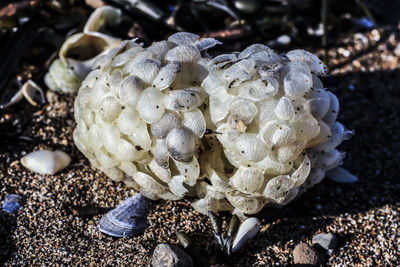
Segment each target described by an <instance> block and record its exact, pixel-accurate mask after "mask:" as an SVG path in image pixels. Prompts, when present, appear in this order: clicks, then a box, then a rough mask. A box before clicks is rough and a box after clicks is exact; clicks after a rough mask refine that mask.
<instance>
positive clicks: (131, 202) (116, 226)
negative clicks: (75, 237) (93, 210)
mask: <svg viewBox="0 0 400 267" xmlns="http://www.w3.org/2000/svg"><path fill="white" fill-rule="evenodd" d="M147 206H148V200H147V199H146V198H145V197H143V196H142V194H140V193H138V194H136V195H134V196H132V197H129V198H127V199H125V200H124V201H123V202H121V203H120V204H118V205H117V206H116V207H115V208H114V209H112V210H110V211H109V212H108V213H107V214H106V215H105V216H104V217H103V218H101V219H100V221H99V224H98V225H97V228H98V229H99V230H100V232H102V233H104V234H107V235H110V236H114V237H129V236H133V235H136V234H139V233H141V232H143V231H144V229H145V228H146V227H147V224H146V218H147Z"/></svg>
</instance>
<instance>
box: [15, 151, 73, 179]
mask: <svg viewBox="0 0 400 267" xmlns="http://www.w3.org/2000/svg"><path fill="white" fill-rule="evenodd" d="M70 162H71V158H70V157H69V156H68V155H67V154H66V153H65V152H63V151H59V150H56V151H49V150H38V151H34V152H31V153H29V154H27V155H26V156H24V157H23V158H22V159H21V164H22V165H23V166H24V167H25V168H27V169H29V170H31V171H33V172H37V173H40V174H50V175H53V174H55V173H56V172H58V171H61V170H62V169H64V168H65V167H67V166H68V165H69V163H70Z"/></svg>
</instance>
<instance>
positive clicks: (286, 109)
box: [194, 44, 353, 215]
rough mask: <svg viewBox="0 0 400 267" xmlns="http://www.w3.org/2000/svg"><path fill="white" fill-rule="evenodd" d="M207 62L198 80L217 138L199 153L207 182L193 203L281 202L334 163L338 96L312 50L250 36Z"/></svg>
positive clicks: (343, 133)
mask: <svg viewBox="0 0 400 267" xmlns="http://www.w3.org/2000/svg"><path fill="white" fill-rule="evenodd" d="M208 70H209V75H208V76H207V78H206V79H205V80H204V81H203V83H202V86H203V87H204V89H205V90H206V92H207V94H208V95H209V110H208V113H209V114H210V120H211V122H212V125H214V126H215V128H214V129H213V130H215V132H216V134H215V137H216V138H217V140H218V142H214V141H213V140H211V143H213V146H214V147H213V148H211V149H210V150H209V151H208V152H206V153H207V154H208V155H207V156H205V157H204V159H205V160H204V166H205V168H204V169H205V170H206V171H207V172H208V177H210V181H211V186H208V185H205V194H204V197H203V198H202V199H200V200H198V201H196V202H195V203H194V206H195V207H196V208H197V209H198V210H201V211H203V212H205V211H206V210H212V211H218V210H219V209H220V207H219V206H223V207H222V208H228V207H229V206H228V205H221V201H222V202H229V204H230V205H231V206H232V207H233V208H234V213H237V214H239V215H240V214H254V213H257V212H259V211H260V210H261V209H262V208H263V207H264V206H265V205H266V204H269V205H273V206H282V205H285V204H287V203H288V202H290V201H291V200H293V199H294V198H295V197H296V196H298V195H300V194H301V193H302V192H304V191H305V190H306V189H308V188H309V187H311V186H313V185H314V184H316V183H319V182H320V181H321V180H322V179H323V177H324V176H325V172H326V171H329V170H331V169H333V168H336V167H337V166H338V165H339V164H340V162H341V161H342V159H343V157H344V153H341V152H339V151H338V150H336V147H337V146H338V145H339V144H340V143H341V142H342V141H343V140H345V139H348V138H350V137H351V136H352V134H353V133H352V131H348V130H346V129H345V128H344V127H343V125H342V124H340V123H339V122H336V118H337V114H338V111H339V103H338V100H337V98H336V96H335V95H334V94H332V93H331V92H329V91H327V90H326V89H325V88H324V87H323V85H322V82H321V81H320V79H319V78H318V77H317V76H318V75H321V74H324V73H325V69H324V65H323V64H322V62H321V61H320V60H319V59H318V58H317V57H316V56H314V55H313V54H311V53H309V52H307V51H304V50H293V51H290V52H288V53H287V54H282V55H277V54H276V53H275V52H274V51H272V50H271V49H270V48H268V47H267V46H264V45H261V44H255V45H251V46H249V47H248V48H246V49H245V50H243V51H242V52H241V53H232V54H224V55H220V56H217V57H215V58H214V59H212V60H211V61H210V62H209V63H208ZM221 149H223V151H224V154H223V155H222V154H221V153H220V150H221ZM209 159H211V160H209ZM232 165H233V167H232ZM229 170H231V171H229ZM232 170H233V171H232ZM217 203H218V204H217ZM225 204H228V203H225Z"/></svg>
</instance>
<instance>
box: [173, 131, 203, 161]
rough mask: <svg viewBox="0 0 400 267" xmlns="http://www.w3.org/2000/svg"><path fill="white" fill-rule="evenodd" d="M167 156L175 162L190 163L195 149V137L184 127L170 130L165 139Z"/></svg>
mask: <svg viewBox="0 0 400 267" xmlns="http://www.w3.org/2000/svg"><path fill="white" fill-rule="evenodd" d="M166 145H167V149H168V151H169V154H170V155H171V157H172V158H174V159H175V160H177V161H183V162H190V161H192V159H193V156H194V151H195V149H196V137H195V135H194V134H193V132H192V131H191V130H189V129H188V128H186V127H182V126H181V127H178V128H175V129H172V130H171V131H170V132H169V133H168V135H167V137H166Z"/></svg>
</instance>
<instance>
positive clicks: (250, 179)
mask: <svg viewBox="0 0 400 267" xmlns="http://www.w3.org/2000/svg"><path fill="white" fill-rule="evenodd" d="M230 184H231V185H232V186H233V187H234V188H235V189H236V190H238V191H240V192H242V193H246V194H249V193H253V192H258V191H261V189H262V188H261V187H262V185H263V184H264V175H263V173H262V172H260V170H258V169H255V168H246V167H241V168H239V169H238V170H237V171H236V172H235V174H234V175H233V176H232V177H231V178H230Z"/></svg>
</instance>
